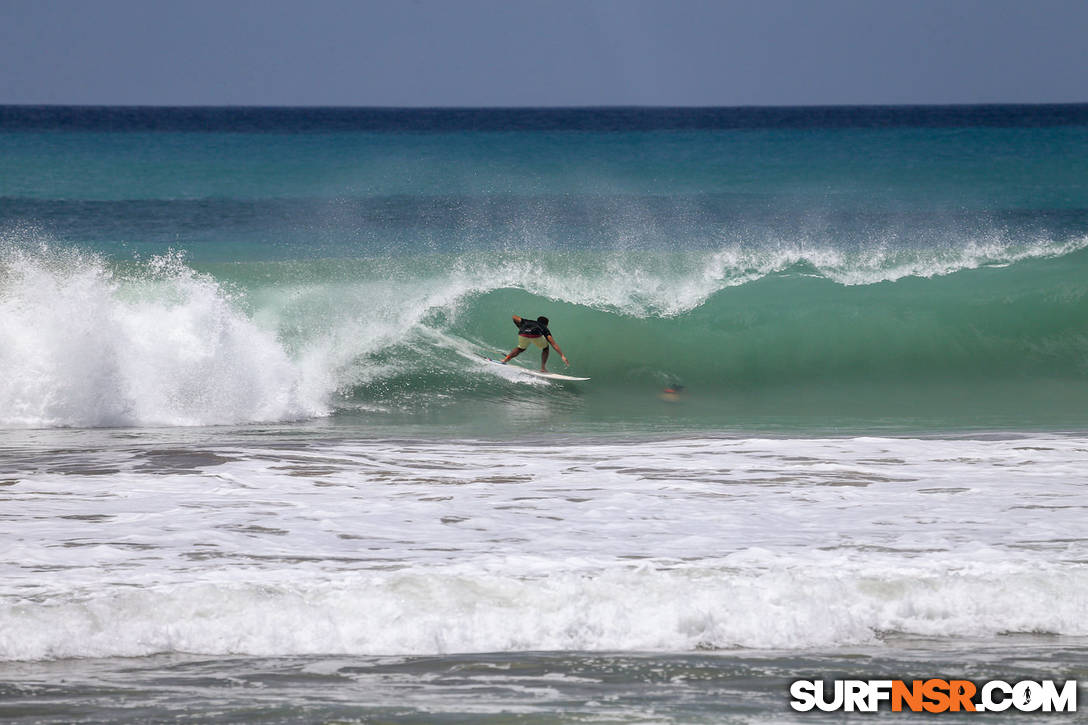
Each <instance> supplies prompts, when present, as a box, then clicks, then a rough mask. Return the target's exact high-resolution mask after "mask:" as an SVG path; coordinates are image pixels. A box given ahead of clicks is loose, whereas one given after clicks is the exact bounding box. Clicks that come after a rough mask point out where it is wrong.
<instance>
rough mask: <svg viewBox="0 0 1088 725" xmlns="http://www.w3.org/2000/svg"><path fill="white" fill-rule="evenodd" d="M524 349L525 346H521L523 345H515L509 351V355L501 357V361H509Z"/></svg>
mask: <svg viewBox="0 0 1088 725" xmlns="http://www.w3.org/2000/svg"><path fill="white" fill-rule="evenodd" d="M524 349H525V348H523V347H515V348H514V349H513V350H511V351H510V354H509V355H507V356H506V357H504V358H503V359H502V361H503V362H509V361H510V360H513V359H514V358H516V357H517V356H518V355H520V354H521V353H522V351H523V350H524Z"/></svg>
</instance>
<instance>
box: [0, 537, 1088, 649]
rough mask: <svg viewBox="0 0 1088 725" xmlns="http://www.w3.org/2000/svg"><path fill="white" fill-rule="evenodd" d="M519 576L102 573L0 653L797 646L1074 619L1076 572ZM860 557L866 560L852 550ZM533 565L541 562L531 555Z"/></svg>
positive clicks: (820, 568)
mask: <svg viewBox="0 0 1088 725" xmlns="http://www.w3.org/2000/svg"><path fill="white" fill-rule="evenodd" d="M735 558H736V562H733V561H732V559H731V558H730V557H726V558H725V560H724V561H723V562H722V566H721V567H718V568H706V567H677V568H673V569H661V568H659V567H654V566H652V565H644V566H631V565H628V566H612V567H607V568H603V569H599V570H593V569H588V570H584V571H572V572H551V573H548V574H545V575H542V576H531V575H530V576H518V575H517V574H515V573H514V572H513V571H512V569H514V568H516V566H518V565H527V566H528V568H530V569H531V568H532V563H531V562H511V563H510V569H511V570H508V571H506V572H501V573H500V572H488V571H473V570H472V567H470V566H454V567H446V568H437V569H420V568H412V569H408V570H403V571H395V572H368V573H344V574H341V575H338V576H337V577H336V578H335V579H332V578H314V577H313V576H312V575H311V576H307V575H306V574H296V575H294V576H291V577H287V576H278V577H274V578H273V581H268V582H261V581H259V578H258V581H252V580H249V581H246V580H244V579H243V580H242V581H230V580H229V579H228V578H227V577H225V576H224V577H222V580H221V581H217V582H209V581H204V582H200V583H189V584H179V583H175V584H168V585H158V586H148V587H137V586H113V587H111V586H105V587H103V588H102V589H101V590H99V591H96V592H94V593H89V594H87V595H85V596H80V597H65V598H54V599H50V600H48V601H45V602H42V601H22V602H14V603H13V602H10V601H7V602H4V603H3V605H0V659H6V660H12V659H19V660H36V659H52V658H66V657H116V656H141V655H148V654H153V653H159V652H190V653H200V654H208V655H225V654H250V655H284V654H440V653H453V652H498V651H532V650H574V651H593V650H613V651H624V650H659V651H660V650H670V651H685V650H694V649H705V648H735V647H747V648H775V649H807V648H819V647H835V646H843V645H849V644H862V643H874V642H876V641H878V638H879V637H880V636H882V635H884V634H886V633H889V632H896V633H906V634H911V635H921V636H934V637H949V636H951V637H986V636H993V635H996V634H1000V633H1006V632H1045V633H1054V634H1071V635H1086V634H1088V623H1086V622H1088V619H1086V614H1088V611H1086V609H1088V605H1085V603H1084V602H1085V601H1086V600H1088V572H1086V571H1085V570H1084V569H1083V568H1081V569H1071V568H1062V567H1052V568H1039V567H1030V566H1028V567H1025V566H1022V565H1021V566H1016V565H1002V564H978V563H974V564H971V563H967V564H965V563H964V562H962V561H948V562H942V561H940V560H939V559H934V560H922V561H917V562H913V563H902V564H900V565H895V564H893V563H892V562H887V561H885V562H880V561H879V559H877V558H873V557H869V559H870V561H868V562H866V563H861V564H858V563H854V564H851V563H848V562H846V561H842V560H837V561H835V562H833V564H834V565H833V566H827V565H826V563H827V562H825V563H821V562H819V559H806V558H804V557H797V558H794V557H788V558H787V557H771V556H764V557H761V565H760V566H759V567H755V566H753V565H752V563H751V562H750V561H746V560H745V557H744V556H743V555H739V556H737V557H735ZM863 558H865V557H863ZM538 564H539V565H540V566H553V565H552V564H550V563H548V562H538Z"/></svg>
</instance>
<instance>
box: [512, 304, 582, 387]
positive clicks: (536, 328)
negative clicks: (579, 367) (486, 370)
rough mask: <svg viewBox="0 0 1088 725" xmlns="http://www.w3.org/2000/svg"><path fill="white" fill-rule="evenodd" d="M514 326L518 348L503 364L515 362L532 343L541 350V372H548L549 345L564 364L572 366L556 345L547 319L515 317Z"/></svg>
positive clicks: (542, 317)
mask: <svg viewBox="0 0 1088 725" xmlns="http://www.w3.org/2000/svg"><path fill="white" fill-rule="evenodd" d="M514 325H516V326H517V328H518V346H517V347H515V348H514V349H513V350H511V351H510V354H509V355H507V356H506V357H504V358H503V359H502V360H501V362H503V363H507V362H509V361H510V360H513V359H514V358H516V357H517V356H518V355H520V354H521V353H523V352H524V351H525V349H526V348H528V347H529V343H532V344H534V345H536V346H537V347H539V348H540V372H542V373H546V372H548V352H549V350H548V345H551V346H552V347H554V348H555V351H556V352H557V353H559V357H561V358H562V359H563V362H564V363H566V364H567V365H568V366H569V365H570V362H569V361H568V360H567V356H566V355H564V354H563V351H562V350H560V349H559V345H557V344H556V342H555V338H554V337H552V333H551V331H550V330H548V318H547V317H544V316H543V315H541V316H540V317H538V318H536V319H535V320H526V319H525V318H524V317H518V316H517V315H514Z"/></svg>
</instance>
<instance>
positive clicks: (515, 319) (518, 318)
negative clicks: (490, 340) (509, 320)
mask: <svg viewBox="0 0 1088 725" xmlns="http://www.w3.org/2000/svg"><path fill="white" fill-rule="evenodd" d="M514 324H515V325H517V326H518V327H521V318H520V317H518V316H517V315H514Z"/></svg>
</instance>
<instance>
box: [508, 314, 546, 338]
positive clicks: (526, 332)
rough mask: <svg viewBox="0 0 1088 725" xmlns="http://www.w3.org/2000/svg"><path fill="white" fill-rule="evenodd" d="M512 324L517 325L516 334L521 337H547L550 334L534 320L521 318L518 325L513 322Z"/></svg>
mask: <svg viewBox="0 0 1088 725" xmlns="http://www.w3.org/2000/svg"><path fill="white" fill-rule="evenodd" d="M514 324H515V325H517V328H518V334H519V335H521V336H522V337H548V336H549V335H551V334H552V333H551V332H550V331H549V330H548V328H547V327H545V326H544V325H542V324H540V323H539V322H537V321H536V320H529V319H526V318H524V317H522V318H521V322H520V323H519V322H515V323H514Z"/></svg>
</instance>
